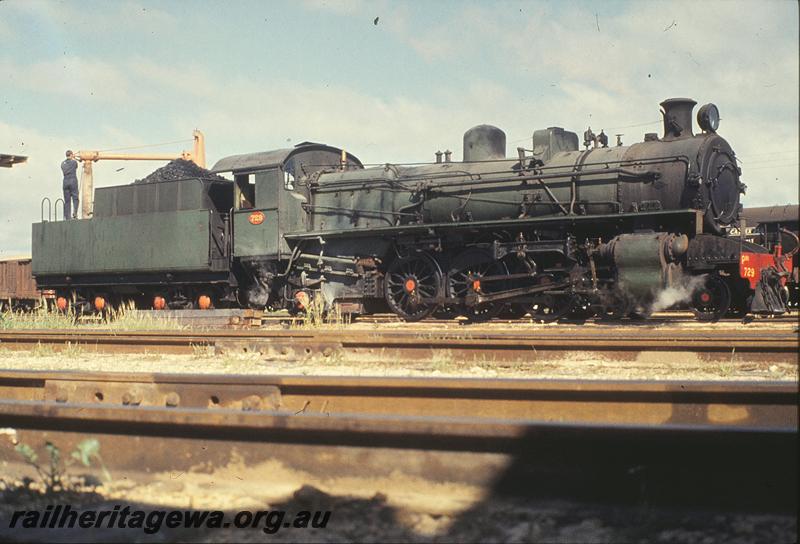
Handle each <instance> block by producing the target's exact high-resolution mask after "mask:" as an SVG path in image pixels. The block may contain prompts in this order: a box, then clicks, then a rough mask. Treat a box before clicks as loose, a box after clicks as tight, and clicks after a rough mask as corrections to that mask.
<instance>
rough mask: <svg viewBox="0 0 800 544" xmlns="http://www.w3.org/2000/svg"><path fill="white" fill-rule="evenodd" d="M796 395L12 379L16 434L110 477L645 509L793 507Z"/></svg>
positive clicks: (537, 384)
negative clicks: (267, 463)
mask: <svg viewBox="0 0 800 544" xmlns="http://www.w3.org/2000/svg"><path fill="white" fill-rule="evenodd" d="M797 402H798V392H797V388H796V385H795V384H789V383H778V382H770V383H764V382H761V383H750V382H713V383H710V382H692V383H681V382H660V383H659V382H631V381H627V382H624V381H617V382H611V381H567V380H562V381H557V380H469V379H413V378H344V377H305V376H259V377H254V376H213V375H204V376H188V375H158V374H156V375H142V374H121V373H70V372H19V371H17V372H13V371H0V421H2V426H3V427H5V428H6V433H8V432H9V431H8V430H9V429H11V430H12V432H13V433H14V434H15V436H16V439H17V440H18V441H20V442H23V443H26V444H35V445H36V444H44V442H45V441H49V442H52V443H59V444H62V447H63V448H68V447H69V445H70V444H74V443H75V441H77V440H78V439H81V438H85V437H87V436H91V437H96V438H98V439H99V441H100V444H101V451H102V453H103V458H104V459H107V460H108V461H107V462H108V463H109V464H110V465H111V466H109V470H112V471H131V470H137V469H138V470H142V468H143V466H142V465H143V460H144V459H146V465H147V466H146V468H147V470H148V471H157V470H171V471H178V470H184V471H186V470H190V469H191V468H192V467H197V466H209V465H219V464H222V465H224V464H225V463H226V462H229V461H230V456H231V455H233V452H236V455H238V456H239V457H241V458H243V459H244V460H245V464H247V463H253V464H257V463H261V462H263V461H264V460H265V459H273V460H279V461H280V462H281V463H283V464H285V465H287V466H291V467H293V468H294V469H295V470H303V471H306V472H309V473H313V472H315V471H316V474H317V476H316V477H317V478H322V479H324V478H328V479H330V478H331V477H332V475H336V477H342V476H343V475H345V476H346V475H352V474H355V475H358V477H361V478H384V477H388V476H387V475H389V474H392V475H394V476H393V477H396V476H397V474H398V473H400V474H404V475H406V476H408V475H413V476H414V477H418V478H419V477H421V478H425V479H426V480H427V481H431V482H451V483H452V482H456V481H457V482H460V483H465V484H469V485H477V486H482V487H485V488H487V489H490V490H492V492H500V489H501V488H502V489H503V490H504V491H503V492H506V491H511V490H512V488H513V489H516V492H518V493H520V492H521V493H522V494H524V495H539V494H543V493H544V494H554V495H556V496H557V495H559V494H564V493H567V494H576V493H577V494H587V495H588V496H591V497H594V498H598V497H609V496H613V497H615V498H616V499H620V500H632V501H641V500H642V499H643V497H642V493H643V491H642V490H643V489H646V490H647V494H648V496H647V497H644V499H645V500H648V501H656V502H666V503H669V502H670V501H674V500H679V501H684V502H685V501H687V500H688V501H690V502H691V501H697V500H700V501H701V502H707V501H710V502H712V503H715V504H716V503H721V504H722V503H724V504H729V503H731V501H733V502H734V503H737V504H739V503H741V504H745V505H750V506H752V505H754V504H757V505H759V507H767V508H771V509H778V510H782V509H784V508H790V509H791V508H792V507H793V505H796V502H797V497H796V487H795V485H794V482H795V478H794V476H796V457H795V456H796V454H797V443H796V434H797V428H798V414H797V409H796V407H797ZM13 458H14V452H13V451H12V450H11V449H10V446H9V445H8V444H0V460H6V461H8V460H13ZM242 470H245V469H242ZM632 474H633V476H632ZM354 477H355V476H354ZM645 484H646V485H645ZM643 485H644V487H643ZM520 486H521V487H520ZM506 488H508V489H506ZM651 495H652V496H651Z"/></svg>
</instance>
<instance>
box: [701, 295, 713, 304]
mask: <svg viewBox="0 0 800 544" xmlns="http://www.w3.org/2000/svg"><path fill="white" fill-rule="evenodd" d="M700 300H701V301H702V302H703V303H706V304H707V303H709V302H711V295H709V294H708V293H702V294H701V295H700Z"/></svg>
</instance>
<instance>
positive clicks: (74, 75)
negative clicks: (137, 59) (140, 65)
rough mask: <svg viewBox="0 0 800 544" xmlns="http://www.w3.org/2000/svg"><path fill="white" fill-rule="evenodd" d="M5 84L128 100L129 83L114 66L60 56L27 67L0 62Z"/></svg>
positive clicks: (82, 96) (112, 101)
mask: <svg viewBox="0 0 800 544" xmlns="http://www.w3.org/2000/svg"><path fill="white" fill-rule="evenodd" d="M0 72H2V73H4V74H6V75H5V76H4V77H5V78H6V80H7V84H11V85H14V86H15V87H16V88H18V89H24V90H27V91H32V92H36V93H43V94H56V95H64V96H66V97H68V98H77V99H82V100H98V101H101V102H106V103H110V104H124V103H127V102H129V101H130V100H131V99H132V96H133V95H132V93H131V86H130V85H131V82H130V80H129V78H128V77H127V76H126V75H125V74H124V73H123V72H122V71H121V70H120V68H119V67H118V65H116V64H112V63H109V62H103V61H98V60H92V59H87V58H81V57H77V56H64V57H62V58H58V59H53V60H46V61H39V62H34V63H31V64H25V63H23V62H16V61H14V60H10V59H5V60H3V59H0Z"/></svg>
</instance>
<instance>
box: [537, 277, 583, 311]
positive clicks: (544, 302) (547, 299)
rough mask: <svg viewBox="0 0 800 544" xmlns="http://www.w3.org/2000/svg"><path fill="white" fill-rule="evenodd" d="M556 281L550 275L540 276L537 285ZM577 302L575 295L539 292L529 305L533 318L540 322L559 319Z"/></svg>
mask: <svg viewBox="0 0 800 544" xmlns="http://www.w3.org/2000/svg"><path fill="white" fill-rule="evenodd" d="M550 283H556V282H555V278H553V276H550V275H542V276H539V277H538V279H537V280H536V285H547V284H550ZM574 304H575V296H574V295H551V294H545V293H542V294H538V295H534V297H533V301H532V302H531V303H530V304H529V306H528V313H530V314H531V318H532V319H533V320H534V321H538V322H539V323H551V322H553V321H558V320H559V319H561V318H562V317H564V316H565V315H567V314H568V313H569V312H570V310H572V308H573V306H574Z"/></svg>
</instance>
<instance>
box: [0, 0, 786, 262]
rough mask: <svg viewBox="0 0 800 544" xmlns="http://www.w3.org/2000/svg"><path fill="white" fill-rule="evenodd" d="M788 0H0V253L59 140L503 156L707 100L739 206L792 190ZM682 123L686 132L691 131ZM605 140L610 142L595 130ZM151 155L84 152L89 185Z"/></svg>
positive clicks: (70, 145) (34, 203) (134, 167)
mask: <svg viewBox="0 0 800 544" xmlns="http://www.w3.org/2000/svg"><path fill="white" fill-rule="evenodd" d="M799 46H800V41H799V39H798V3H797V2H794V1H789V0H767V1H752V2H750V1H747V2H736V1H724V2H711V1H708V2H678V1H667V2H657V1H645V0H642V1H633V2H613V1H612V2H596V1H592V2H582V1H572V2H568V1H558V2H546V1H543V0H536V1H503V0H486V1H477V0H476V1H468V0H465V1H447V0H439V1H436V2H427V1H424V0H415V1H399V0H397V1H383V0H373V1H361V0H341V1H334V0H313V1H312V0H308V1H300V2H292V1H287V2H282V1H277V0H274V1H271V0H256V1H245V0H230V1H225V2H223V1H212V0H195V1H188V0H187V1H180V0H160V1H153V2H148V1H138V0H116V1H107V0H103V1H96V2H95V1H90V0H81V1H77V0H75V1H55V0H53V1H37V0H0V73H2V74H3V76H2V79H0V102H1V104H2V108H1V109H0V153H5V154H19V155H27V156H28V157H29V160H28V163H27V164H22V165H18V166H14V167H13V168H10V169H5V168H2V169H0V188H2V195H3V197H2V198H0V258H1V257H3V256H9V255H17V254H25V253H29V252H30V232H31V223H34V222H37V221H39V220H40V217H41V212H40V202H41V200H42V198H43V197H45V196H47V197H50V198H51V199H52V200H54V199H55V198H57V197H60V196H61V172H60V167H59V166H60V163H61V161H62V160H63V158H64V151H65V150H66V149H73V150H78V149H84V150H89V149H94V150H109V149H119V148H134V147H136V146H154V144H164V145H160V146H154V147H147V148H142V149H128V150H126V152H131V153H143V152H154V153H155V152H157V153H179V152H180V151H181V150H183V149H186V150H189V149H191V141H190V140H191V134H192V130H194V129H200V130H202V131H203V133H204V134H205V138H206V153H207V157H208V164H209V166H211V165H213V164H214V163H215V162H216V161H217V160H218V159H220V158H222V157H225V156H228V155H233V154H239V153H249V152H255V151H265V150H270V149H276V148H283V147H290V146H293V145H295V144H297V143H300V142H302V141H316V142H323V143H327V144H329V145H333V146H336V147H342V148H344V149H347V150H348V151H349V152H351V153H353V154H354V155H356V156H357V157H358V158H360V159H361V161H362V162H364V163H385V162H395V163H397V162H420V161H433V160H434V153H435V151H437V150H445V149H450V150H452V151H453V156H454V159H457V160H460V158H461V143H462V138H463V133H464V132H465V131H466V130H467V129H469V128H470V127H472V126H475V125H478V124H483V123H489V124H493V125H496V126H498V127H500V128H501V129H503V130H504V131H505V132H506V135H507V142H508V143H507V147H508V152H509V153H510V154H513V153H514V148H516V147H518V146H529V145H530V141H531V135H532V133H533V131H534V130H536V129H539V128H545V127H549V126H561V127H564V128H566V129H568V130H572V131H574V132H578V133H579V134H582V132H583V131H584V130H585V129H586V127H587V126H592V128H593V130H594V131H595V132H599V129H601V128H603V129H605V132H606V133H607V134H612V135H613V134H616V133H623V134H624V136H623V137H622V139H623V142H624V143H626V144H630V143H634V142H637V141H641V140H642V137H643V134H644V133H645V132H659V133H660V132H661V124H660V113H659V103H660V102H661V101H663V100H664V99H666V98H670V97H684V96H685V97H690V98H693V99H695V100H696V101H697V102H698V106H699V105H702V104H704V103H707V102H713V103H715V104H716V105H717V106H718V108H719V110H720V115H721V119H722V120H721V123H720V128H719V131H718V132H719V134H720V135H722V136H723V137H725V138H726V139H727V140H728V141H729V142H730V143H731V145H732V147H733V149H734V150H735V151H736V153H737V156H738V157H739V159H740V160H741V168H742V171H743V181H744V182H745V183H746V184H747V186H748V189H747V194H746V195H745V196H744V197H743V202H744V204H745V206H762V205H773V204H786V203H797V202H798V94H799V93H800V88H799V85H798V65H800V61H799V60H798V49H799ZM695 130H697V129H696V128H695ZM612 141H613V136H612ZM163 164H164V163H163V162H161V163H159V162H132V161H126V162H118V161H108V162H102V161H101V162H99V163H96V164H95V166H94V172H95V175H94V180H95V186H96V187H105V186H110V185H119V184H124V183H130V182H131V181H133V180H134V179H137V178H141V177H144V176H145V175H147V174H148V173H150V172H152V171H153V170H155V169H156V168H158V167H160V166H162V165H163Z"/></svg>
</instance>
